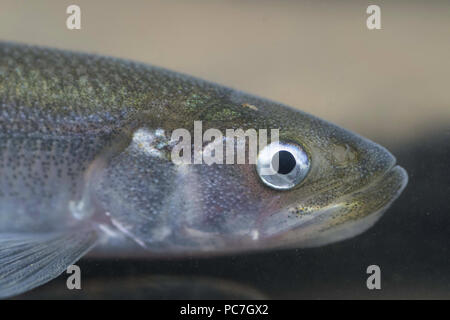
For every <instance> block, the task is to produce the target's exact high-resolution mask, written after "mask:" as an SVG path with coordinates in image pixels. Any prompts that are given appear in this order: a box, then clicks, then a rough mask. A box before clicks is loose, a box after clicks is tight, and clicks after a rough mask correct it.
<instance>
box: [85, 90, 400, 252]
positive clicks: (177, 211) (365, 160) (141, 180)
mask: <svg viewBox="0 0 450 320" xmlns="http://www.w3.org/2000/svg"><path fill="white" fill-rule="evenodd" d="M226 97H227V98H226V101H225V102H224V103H216V104H215V105H217V107H216V109H215V108H214V107H212V108H210V109H208V111H207V112H204V113H203V114H202V116H201V118H200V119H197V120H203V122H202V131H201V133H200V135H201V136H202V138H205V137H206V136H205V135H204V134H206V132H208V130H209V129H215V130H218V131H219V132H221V133H223V135H222V136H220V137H218V135H215V136H214V138H215V139H212V137H211V135H208V137H207V138H208V139H206V141H205V140H202V141H201V142H200V145H197V146H195V143H196V141H195V139H196V138H195V134H196V131H195V130H196V129H195V125H194V124H193V122H195V120H196V119H195V118H192V117H188V116H186V119H187V120H186V122H184V125H185V126H188V127H189V128H188V129H187V132H188V133H189V134H190V135H191V137H190V138H189V140H188V141H189V143H188V145H189V146H190V147H191V148H190V149H189V150H188V151H186V150H183V152H184V153H186V152H188V153H189V157H188V159H190V161H187V162H186V161H184V162H183V161H181V162H180V161H178V162H177V161H174V150H175V149H176V148H177V146H179V145H178V143H179V142H180V140H179V139H178V140H177V139H174V136H173V133H174V132H175V127H176V126H175V125H173V123H171V124H170V125H163V126H161V127H157V126H154V125H152V126H146V125H142V126H139V127H138V128H136V129H135V130H134V131H133V133H132V136H131V139H130V141H129V144H128V145H127V146H126V148H124V150H122V151H121V152H120V153H118V154H117V155H115V156H114V157H112V158H111V159H108V161H107V164H106V165H105V166H104V169H103V170H100V174H99V175H98V176H97V177H96V179H95V181H96V183H95V188H94V189H95V190H94V192H95V194H96V195H97V198H98V199H99V202H100V203H101V204H102V206H103V207H104V208H105V210H106V211H107V213H108V215H109V216H110V217H111V221H112V222H113V224H114V225H115V226H116V227H117V228H119V229H120V230H122V231H123V232H124V233H126V234H128V235H129V236H130V237H132V238H133V239H134V240H135V241H136V242H138V243H139V244H141V245H142V246H143V247H145V248H147V249H149V250H152V251H155V252H162V253H163V254H172V253H173V254H180V253H186V252H191V253H221V252H237V251H246V250H260V249H267V248H277V247H297V248H299V247H311V246H319V245H325V244H328V243H332V242H335V241H339V240H343V239H347V238H350V237H352V236H355V235H357V234H359V233H361V232H363V231H364V230H366V229H368V228H369V227H370V226H372V225H373V224H374V223H375V222H376V221H377V219H378V218H379V217H380V216H381V215H382V213H383V212H384V211H385V210H386V209H387V208H388V207H389V205H390V204H391V203H392V202H393V201H394V200H395V199H396V198H397V197H398V196H399V195H400V193H401V191H402V190H403V188H404V187H405V186H406V184H407V180H408V179H407V174H406V171H405V170H404V169H402V168H401V167H399V166H396V160H395V158H394V156H393V155H392V154H391V153H390V152H389V151H387V150H386V149H385V148H383V147H381V146H380V145H378V144H376V143H374V142H372V141H369V140H367V139H365V138H363V137H361V136H359V135H357V134H354V133H351V132H349V131H347V130H345V129H343V128H340V127H338V126H336V125H334V124H331V123H329V122H326V121H324V120H321V119H318V118H316V117H314V116H311V115H309V114H306V113H303V112H300V111H298V110H294V109H291V108H289V107H286V106H283V105H280V104H277V103H274V102H271V101H267V100H263V99H260V98H255V97H252V96H248V95H244V94H234V93H233V94H228V95H226ZM223 104H226V106H227V108H229V109H231V110H232V112H228V113H225V114H224V112H223V108H224V107H223ZM217 114H220V119H217ZM197 115H198V114H197ZM230 115H232V116H230ZM236 115H237V116H236ZM211 119H213V120H211ZM218 120H220V121H218ZM188 122H189V123H188ZM167 128H169V129H167ZM238 128H242V130H245V132H248V131H247V130H249V129H254V130H255V131H256V132H257V133H259V134H261V133H262V134H267V135H268V136H270V134H269V133H271V132H272V131H271V130H272V129H276V130H277V131H278V139H270V137H267V140H268V141H267V143H266V144H265V145H264V144H261V145H260V146H258V148H257V149H256V150H257V151H256V153H255V158H254V161H253V162H252V161H250V158H249V157H247V158H246V159H247V162H244V163H242V162H241V163H239V162H238V161H237V153H238V151H239V150H242V149H239V148H240V147H242V145H243V149H244V150H245V151H246V154H247V155H249V154H251V151H252V150H251V148H252V146H251V145H250V144H251V142H250V140H251V139H250V138H248V139H244V140H243V142H242V141H241V142H239V140H238V139H233V138H232V137H228V136H227V134H226V130H227V129H238ZM209 132H211V131H209ZM216 133H217V132H216ZM206 135H207V134H206ZM272 138H273V137H272ZM258 139H259V137H258ZM184 140H185V139H184ZM258 141H259V140H258ZM218 145H219V147H217V146H218ZM227 147H229V148H230V149H233V150H234V155H233V159H232V161H229V160H227V159H226V157H227V152H228V151H227ZM211 150H214V152H212V151H211ZM219 150H222V151H221V152H222V153H223V154H222V155H219V156H221V157H222V159H223V160H222V162H220V161H211V160H210V161H209V163H208V161H206V162H205V161H204V159H205V155H207V154H208V155H210V156H211V155H212V154H214V155H217V154H218V153H219V154H220V151H219ZM178 152H179V149H178ZM199 154H200V155H201V156H202V157H200V159H202V160H203V161H200V162H198V163H195V159H196V157H198V155H199ZM197 159H198V158H197ZM216 159H218V158H216ZM274 159H275V160H276V161H275V162H274ZM228 162H230V163H228Z"/></svg>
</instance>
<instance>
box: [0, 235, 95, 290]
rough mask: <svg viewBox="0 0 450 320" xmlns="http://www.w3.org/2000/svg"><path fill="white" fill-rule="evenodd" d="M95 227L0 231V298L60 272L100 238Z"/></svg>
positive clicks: (44, 280)
mask: <svg viewBox="0 0 450 320" xmlns="http://www.w3.org/2000/svg"><path fill="white" fill-rule="evenodd" d="M97 239H98V235H97V232H96V231H95V230H93V229H82V230H80V229H73V230H67V232H64V233H62V232H61V233H52V234H0V298H7V297H11V296H14V295H17V294H20V293H22V292H25V291H28V290H31V289H33V288H35V287H37V286H39V285H42V284H44V283H46V282H48V281H50V280H52V279H54V278H56V277H57V276H58V275H60V274H61V273H62V272H64V270H66V268H67V267H68V266H69V265H71V264H73V263H75V262H76V261H77V260H78V259H79V258H80V257H81V256H83V255H84V254H85V253H86V252H87V251H89V250H90V249H91V248H92V247H93V246H94V245H95V244H96V242H97Z"/></svg>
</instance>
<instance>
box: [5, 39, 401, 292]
mask: <svg viewBox="0 0 450 320" xmlns="http://www.w3.org/2000/svg"><path fill="white" fill-rule="evenodd" d="M199 125H200V126H201V129H202V132H204V134H203V136H201V137H200V138H201V139H200V142H199V141H198V139H197V138H196V133H197V131H198V130H196V129H198V126H199ZM196 127H197V128H196ZM180 129H182V130H184V131H182V132H184V133H186V132H187V133H189V134H190V135H191V136H190V137H182V136H180V137H178V136H176V137H175V138H174V133H175V132H177V130H180ZM210 129H214V130H215V131H210ZM227 130H235V132H237V131H238V130H242V131H243V132H244V133H248V132H253V131H251V130H254V131H255V132H259V133H261V135H260V137H261V136H264V135H263V134H262V133H268V132H271V133H272V132H274V136H271V139H270V141H267V143H261V144H260V146H259V149H258V150H257V151H256V155H255V158H254V159H253V160H254V161H250V160H249V161H247V162H245V161H244V162H243V163H242V162H241V163H239V161H237V163H236V161H234V162H233V160H235V156H236V157H237V155H235V154H234V153H233V152H234V151H236V153H238V151H239V150H241V151H242V150H243V151H244V152H247V153H248V154H250V151H251V150H250V149H251V142H250V140H251V139H250V136H248V137H246V136H244V140H240V142H239V139H237V138H236V139H235V137H233V136H231V137H229V136H228V135H223V136H220V135H218V134H217V132H219V133H226V132H227ZM249 130H250V131H249ZM273 130H276V131H273ZM178 132H180V131H178ZM207 132H209V133H211V132H213V133H216V139H213V138H214V135H209V139H203V138H205V137H206V135H207V134H206V133H207ZM267 135H268V134H267ZM192 137H194V138H193V139H192ZM247 138H248V139H247ZM266 138H267V137H266ZM202 139H203V140H202ZM267 139H268V138H267ZM193 140H195V141H193ZM182 141H184V142H185V144H184V145H185V147H186V148H184V149H181V150H178V153H177V152H175V150H176V149H177V148H178V147H179V146H180V144H181V142H182ZM263 142H264V141H263ZM220 143H225V145H226V146H227V147H228V146H229V147H230V149H229V150H230V151H228V149H227V151H226V152H227V155H228V152H230V154H232V155H231V156H230V160H231V161H230V163H228V158H227V161H226V162H224V161H222V162H221V161H220V159H219V157H217V159H215V161H214V162H212V163H205V162H202V161H200V162H199V163H196V162H195V161H194V163H189V161H187V162H186V161H175V159H176V158H177V156H178V157H179V158H180V157H181V158H183V159H187V160H189V159H192V158H194V159H198V155H203V154H206V153H205V152H206V150H208V148H209V150H211V149H213V150H214V152H211V153H210V155H211V156H212V154H213V153H214V154H215V155H219V151H220V150H222V149H221V148H223V145H221V144H220ZM217 145H219V147H218V148H217ZM191 146H193V148H190V147H191ZM213 147H214V148H213ZM239 148H241V149H239ZM216 151H217V153H216ZM232 151H233V152H232ZM253 151H254V150H253ZM254 153H255V152H254ZM196 157H197V158H196ZM274 159H275V160H274ZM274 161H275V162H274ZM407 181H408V175H407V173H406V171H405V170H404V169H403V168H402V167H400V166H398V165H397V164H396V159H395V157H394V156H393V155H392V154H391V153H390V152H389V151H388V150H386V149H385V148H384V147H382V146H380V145H378V144H376V143H375V142H372V141H370V140H368V139H366V138H363V137H361V136H359V135H358V134H356V133H352V132H350V131H348V130H346V129H343V128H341V127H339V126H337V125H334V124H332V123H330V122H327V121H325V120H321V119H319V118H317V117H315V116H313V115H310V114H307V113H305V112H302V111H300V110H298V109H294V108H292V107H289V106H286V105H283V104H281V103H277V102H273V101H270V100H267V99H264V98H260V97H256V96H253V95H251V94H246V93H244V92H241V91H239V90H235V89H232V88H228V87H225V86H221V85H219V84H215V83H211V82H208V81H205V80H201V79H197V78H195V77H192V76H188V75H185V74H181V73H176V72H173V71H170V70H167V69H164V68H160V67H156V66H151V65H146V64H143V63H139V62H134V61H128V60H123V59H119V58H113V57H104V56H100V55H95V54H87V53H77V52H71V51H65V50H59V49H51V48H45V47H39V46H33V45H26V44H17V43H10V42H0V297H1V298H7V297H11V296H14V295H18V294H20V293H23V292H26V291H29V290H31V289H32V288H35V287H37V286H40V285H42V284H44V283H46V282H48V281H50V280H52V279H54V278H56V277H57V276H58V275H59V274H61V273H62V272H64V271H65V270H66V268H67V267H68V266H70V265H72V264H73V263H75V262H76V261H78V260H79V259H80V258H81V257H82V256H84V255H86V254H88V253H90V254H92V253H95V254H98V255H102V254H104V255H109V256H111V255H112V256H130V255H137V256H142V257H161V256H164V257H167V256H181V257H182V256H188V255H199V256H210V255H227V254H228V255H229V254H234V253H239V252H249V251H258V250H274V249H279V248H281V249H283V248H307V247H316V246H322V245H327V244H330V243H334V242H337V241H341V240H344V239H348V238H351V237H354V236H356V235H358V234H360V233H362V232H363V231H365V230H367V229H368V228H370V227H371V226H372V225H374V223H375V222H376V221H377V220H378V219H379V218H380V217H381V216H382V214H383V213H384V212H385V211H386V210H387V208H388V207H389V206H390V205H391V204H392V203H393V201H394V200H395V199H396V198H398V196H399V195H400V194H401V192H402V190H403V189H404V188H405V186H406V184H407Z"/></svg>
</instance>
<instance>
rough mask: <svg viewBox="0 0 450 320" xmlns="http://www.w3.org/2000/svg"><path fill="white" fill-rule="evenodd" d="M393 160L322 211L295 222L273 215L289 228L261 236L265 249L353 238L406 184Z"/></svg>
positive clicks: (403, 173) (281, 213) (285, 212)
mask: <svg viewBox="0 0 450 320" xmlns="http://www.w3.org/2000/svg"><path fill="white" fill-rule="evenodd" d="M392 159H393V161H392V162H391V163H390V165H389V166H386V169H385V171H384V172H382V173H381V174H380V175H379V176H377V177H376V178H374V179H373V180H371V181H369V182H368V183H366V184H364V185H363V186H361V187H360V188H358V189H357V190H354V191H352V192H351V193H348V194H346V195H343V196H341V197H339V198H337V199H335V200H334V201H332V202H331V203H330V204H328V205H327V206H325V207H323V208H320V209H317V210H311V211H310V212H308V213H306V214H305V215H304V216H301V217H300V219H298V220H297V221H295V220H294V219H297V217H294V218H293V219H289V212H288V210H286V209H282V210H280V211H278V212H277V213H275V214H274V215H272V218H275V217H278V218H277V219H276V220H277V221H282V220H285V221H286V220H290V221H291V223H292V225H290V226H288V225H284V227H282V225H280V226H278V228H274V229H272V228H270V229H271V230H270V229H266V230H265V231H266V232H264V236H263V238H264V242H265V247H271V248H280V247H284V248H307V247H316V246H322V245H326V244H329V243H334V242H337V241H341V240H345V239H348V238H351V237H354V236H356V235H358V234H360V233H362V232H364V231H366V230H367V229H369V228H370V227H371V226H373V225H374V224H375V222H376V221H378V219H379V218H380V217H381V216H382V215H383V213H384V212H385V211H386V210H387V209H388V208H389V207H390V205H391V204H392V203H393V202H394V201H395V200H396V199H397V198H398V197H399V196H400V194H401V193H402V192H403V190H404V189H405V187H406V185H407V183H408V174H407V172H406V170H405V169H403V168H402V167H401V166H399V165H396V162H395V158H394V157H393V156H392ZM336 217H337V218H336ZM272 222H274V221H273V220H272ZM266 226H267V225H266Z"/></svg>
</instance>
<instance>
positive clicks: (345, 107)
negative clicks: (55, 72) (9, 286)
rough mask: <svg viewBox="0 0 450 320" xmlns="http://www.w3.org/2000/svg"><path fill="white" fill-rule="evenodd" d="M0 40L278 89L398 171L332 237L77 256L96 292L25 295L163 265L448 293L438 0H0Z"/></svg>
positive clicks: (387, 292) (357, 292)
mask: <svg viewBox="0 0 450 320" xmlns="http://www.w3.org/2000/svg"><path fill="white" fill-rule="evenodd" d="M70 4H77V5H79V6H80V7H81V20H82V24H81V27H82V29H81V30H68V29H67V28H66V25H65V21H66V18H67V16H68V15H67V14H66V12H65V11H66V8H67V6H68V5H70ZM369 4H377V5H379V6H380V7H381V21H382V30H373V31H371V30H368V29H367V27H366V19H367V16H368V15H367V14H366V8H367V6H368V5H369ZM0 40H9V41H18V42H24V43H29V44H39V45H45V46H50V47H57V48H64V49H71V50H77V51H85V52H92V53H99V54H103V55H110V56H116V57H122V58H129V59H134V60H138V61H142V62H146V63H150V64H154V65H158V66H162V67H166V68H170V69H173V70H175V71H180V72H184V73H188V74H191V75H194V76H198V77H201V78H204V79H207V80H210V81H214V82H218V83H221V84H224V85H227V86H230V87H234V88H237V89H240V90H243V91H247V92H250V93H253V94H256V95H260V96H263V97H266V98H269V99H272V100H276V101H279V102H283V103H286V104H288V105H291V106H293V107H296V108H299V109H301V110H304V111H307V112H309V113H312V114H314V115H317V116H319V117H321V118H324V119H327V120H329V121H331V122H334V123H336V124H339V125H341V126H343V127H345V128H348V129H350V130H353V131H355V132H357V133H359V134H362V135H363V136H366V137H368V138H370V139H372V140H374V141H376V142H378V143H380V144H382V145H384V146H386V147H388V148H390V149H391V150H392V151H393V153H394V154H395V155H396V156H397V158H398V162H399V163H400V164H402V166H404V167H405V168H406V169H407V170H408V172H409V175H410V184H409V186H408V188H407V189H406V190H405V193H404V194H403V195H402V197H401V198H400V199H399V200H398V202H396V203H395V205H394V206H393V208H391V210H389V212H388V213H387V214H386V217H384V218H383V219H382V220H381V221H380V222H379V223H378V224H377V225H376V226H375V227H374V228H372V229H371V230H369V231H368V232H366V233H365V234H363V235H362V236H359V237H356V238H354V239H351V240H348V241H345V242H342V243H338V244H334V245H331V246H327V247H323V248H317V249H308V250H300V251H298V250H285V251H280V252H269V253H260V254H251V255H240V256H236V257H223V258H215V259H185V260H181V261H180V260H176V261H134V262H133V263H129V262H127V261H91V260H83V261H82V262H81V263H80V265H81V266H82V267H83V268H84V269H83V270H86V271H85V274H86V277H87V279H91V281H93V282H94V284H93V285H92V286H91V287H92V288H97V289H98V288H102V283H103V288H105V292H103V293H102V291H101V290H100V291H99V290H97V289H95V290H94V289H92V290H94V291H95V295H93V296H89V294H87V296H80V295H79V294H78V296H77V293H70V294H69V293H67V291H64V293H61V292H59V291H61V290H59V291H58V292H59V293H58V294H56V293H54V292H56V291H57V290H56V291H55V288H61V286H64V285H65V284H64V281H65V277H61V278H60V279H59V282H58V280H57V281H56V282H52V283H50V284H49V285H47V286H44V287H43V288H41V289H37V290H34V291H33V292H32V293H30V294H28V295H25V297H55V296H56V297H60V295H61V294H62V295H64V294H67V295H68V297H72V298H73V297H75V298H77V297H83V298H84V297H113V298H117V297H120V298H126V297H136V292H147V293H148V291H146V290H147V289H145V290H141V291H139V290H138V289H136V287H134V289H133V287H132V286H131V287H130V286H129V285H127V286H125V285H124V286H122V288H124V290H125V291H124V292H123V293H122V295H115V296H108V294H107V292H108V288H109V286H110V284H111V283H112V282H111V279H122V278H123V277H127V276H130V275H132V276H133V277H135V276H136V275H139V274H142V276H143V277H146V276H147V275H149V274H150V275H154V274H159V273H164V274H169V278H170V275H173V276H175V275H176V276H177V277H178V276H181V277H183V276H185V275H189V276H204V275H206V276H209V277H215V278H221V279H228V280H229V281H232V282H233V281H234V282H239V283H241V284H246V285H249V286H251V287H253V288H256V289H257V290H260V291H261V292H263V294H264V295H266V296H268V297H273V298H380V297H381V298H450V261H449V255H450V253H449V251H450V249H449V246H450V236H449V235H450V228H449V226H450V218H449V215H450V207H449V201H448V196H449V194H450V189H449V185H450V178H449V176H450V171H449V163H450V151H449V146H450V130H449V129H450V89H449V76H450V61H449V60H450V59H449V57H450V2H448V1H442V2H440V1H425V0H424V1H370V2H369V1H312V0H309V1H285V0H270V1H269V0H263V1H250V0H239V1H237V0H236V1H214V0H198V1H194V0H174V1H163V0H160V1H99V0H96V1H84V0H77V1H66V0H64V1H42V0H40V1H17V0H15V1H13V0H0ZM369 264H379V265H380V266H381V269H382V272H383V282H382V288H383V289H382V290H381V291H379V292H373V291H368V290H367V289H366V288H365V279H366V274H365V268H366V267H367V265H369ZM133 279H135V278H133ZM163 279H167V278H164V277H163ZM117 281H119V280H117ZM212 281H213V280H212ZM188 282H189V281H188ZM213 282H214V281H213ZM127 283H128V282H127ZM131 283H132V284H135V285H136V286H142V285H143V282H142V281H137V280H133V281H132V282H131ZM180 283H184V282H183V281H181V282H180ZM191 283H192V282H191ZM128 284H129V283H128ZM86 286H87V288H89V285H86ZM119 287H120V286H119ZM163 287H164V286H163ZM231 287H233V286H231ZM164 288H169V289H167V290H169V291H170V290H171V289H170V288H173V287H171V286H165V287H164ZM177 288H178V287H177ZM227 288H229V287H227ZM127 290H128V293H127ZM211 290H212V289H211ZM233 290H234V291H236V290H237V291H239V290H240V289H236V290H235V289H232V290H231V291H232V292H233ZM109 291H110V290H109ZM175 291H176V290H175ZM181 291H182V292H185V293H186V292H187V294H188V293H189V292H190V291H189V290H188V289H183V290H181ZM52 292H53V293H54V294H53V296H52ZM86 292H89V289H85V290H84V294H85V295H86ZM158 292H159V291H158ZM196 292H197V291H196ZM200 292H203V291H201V290H200ZM205 292H210V291H208V290H206V291H205ZM197 293H198V292H197ZM220 294H222V293H220ZM220 294H219V297H221V296H223V295H220ZM208 295H209V293H208ZM155 296H156V297H158V294H156V295H155V294H153V295H151V294H150V295H148V294H147V295H145V294H143V296H142V297H152V298H154V297H155ZM159 296H160V297H179V296H176V295H172V296H171V294H170V292H169V293H167V292H166V293H165V294H161V295H159ZM194 296H195V297H197V298H199V296H198V295H194ZM231 296H232V297H234V296H236V295H234V296H233V295H231ZM237 296H239V294H238V295H237ZM181 297H185V296H181ZM200 297H201V296H200ZM225 297H228V296H227V295H226V294H225Z"/></svg>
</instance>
